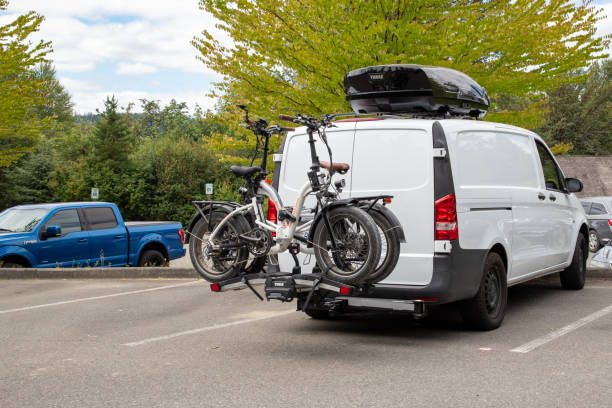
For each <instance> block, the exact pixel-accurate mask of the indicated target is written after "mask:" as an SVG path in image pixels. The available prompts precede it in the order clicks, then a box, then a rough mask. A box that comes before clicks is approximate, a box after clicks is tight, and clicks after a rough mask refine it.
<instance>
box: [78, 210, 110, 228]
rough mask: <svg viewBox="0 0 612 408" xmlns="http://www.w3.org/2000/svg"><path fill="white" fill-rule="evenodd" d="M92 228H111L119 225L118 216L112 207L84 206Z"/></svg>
mask: <svg viewBox="0 0 612 408" xmlns="http://www.w3.org/2000/svg"><path fill="white" fill-rule="evenodd" d="M83 212H84V213H85V218H87V223H88V224H89V227H88V229H90V230H101V229H110V228H115V227H116V226H117V218H116V217H115V213H114V212H113V209H112V208H110V207H94V208H84V209H83Z"/></svg>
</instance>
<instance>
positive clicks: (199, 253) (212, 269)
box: [189, 211, 249, 283]
mask: <svg viewBox="0 0 612 408" xmlns="http://www.w3.org/2000/svg"><path fill="white" fill-rule="evenodd" d="M226 215H227V214H225V213H223V212H219V211H215V212H213V214H212V216H211V228H210V230H211V231H212V230H214V228H215V227H216V226H217V225H218V224H219V222H220V221H221V220H223V218H225V216H226ZM248 227H249V225H248V222H247V221H246V220H244V219H241V217H234V218H232V219H231V220H229V221H228V222H227V224H226V226H225V227H224V228H223V229H222V230H221V231H220V233H219V235H220V236H221V237H224V236H225V237H228V239H231V236H237V235H239V234H243V233H245V232H247V231H249V229H248ZM210 233H211V232H210V231H209V228H208V222H207V220H206V219H205V218H201V219H200V220H199V221H198V222H197V223H196V225H195V226H194V227H193V229H192V231H191V234H192V236H191V238H190V239H189V257H190V258H191V263H192V264H193V267H194V268H195V270H196V272H197V273H198V274H199V275H200V276H201V277H202V278H204V279H205V280H207V281H208V282H211V283H215V282H220V281H223V280H226V279H230V278H233V277H235V276H237V275H238V274H239V273H240V272H241V271H242V270H243V269H244V268H246V266H247V265H246V263H247V261H248V260H249V251H248V249H247V248H246V246H245V247H242V248H237V249H235V250H234V253H233V254H231V253H230V254H227V253H225V254H223V253H222V254H220V255H219V256H206V254H205V248H206V245H207V243H208V239H207V236H210ZM224 234H225V235H224ZM229 252H231V251H229ZM228 255H229V256H230V258H231V259H229V262H222V261H223V260H222V258H221V257H222V256H228ZM209 261H210V262H209Z"/></svg>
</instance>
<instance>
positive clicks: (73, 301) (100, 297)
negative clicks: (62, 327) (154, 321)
mask: <svg viewBox="0 0 612 408" xmlns="http://www.w3.org/2000/svg"><path fill="white" fill-rule="evenodd" d="M200 282H203V281H199V280H197V281H191V282H186V283H178V284H176V285H166V286H159V287H156V288H150V289H140V290H131V291H129V292H119V293H113V294H110V295H102V296H93V297H88V298H80V299H72V300H64V301H61V302H54V303H46V304H42V305H35V306H26V307H19V308H16V309H7V310H0V314H7V313H14V312H22V311H24V310H34V309H42V308H44V307H51V306H59V305H68V304H70V303H79V302H87V301H89V300H98V299H107V298H112V297H117V296H127V295H136V294H138V293H146V292H154V291H156V290H163V289H171V288H178V287H180V286H188V285H193V284H196V283H200Z"/></svg>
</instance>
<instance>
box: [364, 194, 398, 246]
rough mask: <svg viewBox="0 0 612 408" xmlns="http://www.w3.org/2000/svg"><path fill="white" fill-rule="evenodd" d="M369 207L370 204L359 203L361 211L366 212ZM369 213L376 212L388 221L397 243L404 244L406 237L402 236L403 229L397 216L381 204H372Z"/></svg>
mask: <svg viewBox="0 0 612 408" xmlns="http://www.w3.org/2000/svg"><path fill="white" fill-rule="evenodd" d="M369 206H370V204H369V203H367V202H365V203H361V204H360V205H359V208H361V209H362V210H367V209H368V207H369ZM371 211H376V212H377V213H379V214H380V215H382V216H383V217H385V218H386V219H387V221H389V223H390V224H391V226H392V227H393V230H394V231H395V233H396V234H397V238H398V239H399V242H406V236H405V235H404V228H403V227H402V224H401V223H400V221H399V219H398V218H397V216H396V215H395V214H393V211H391V210H390V209H389V208H387V206H384V205H381V204H374V206H372V208H371V209H370V211H368V212H371Z"/></svg>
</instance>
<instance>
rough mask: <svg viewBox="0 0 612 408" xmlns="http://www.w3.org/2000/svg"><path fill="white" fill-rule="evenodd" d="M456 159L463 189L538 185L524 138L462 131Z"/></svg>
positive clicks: (533, 161)
mask: <svg viewBox="0 0 612 408" xmlns="http://www.w3.org/2000/svg"><path fill="white" fill-rule="evenodd" d="M456 157H457V163H458V166H457V167H458V169H459V171H458V172H457V177H458V181H459V184H460V185H462V186H465V187H468V188H469V187H477V186H507V187H530V188H537V186H538V178H539V177H538V172H537V167H536V166H537V162H536V161H535V158H534V157H533V147H532V144H531V141H530V140H529V137H528V136H526V135H520V134H515V133H509V132H500V131H497V132H482V131H469V132H461V133H459V134H458V135H457V155H456Z"/></svg>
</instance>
